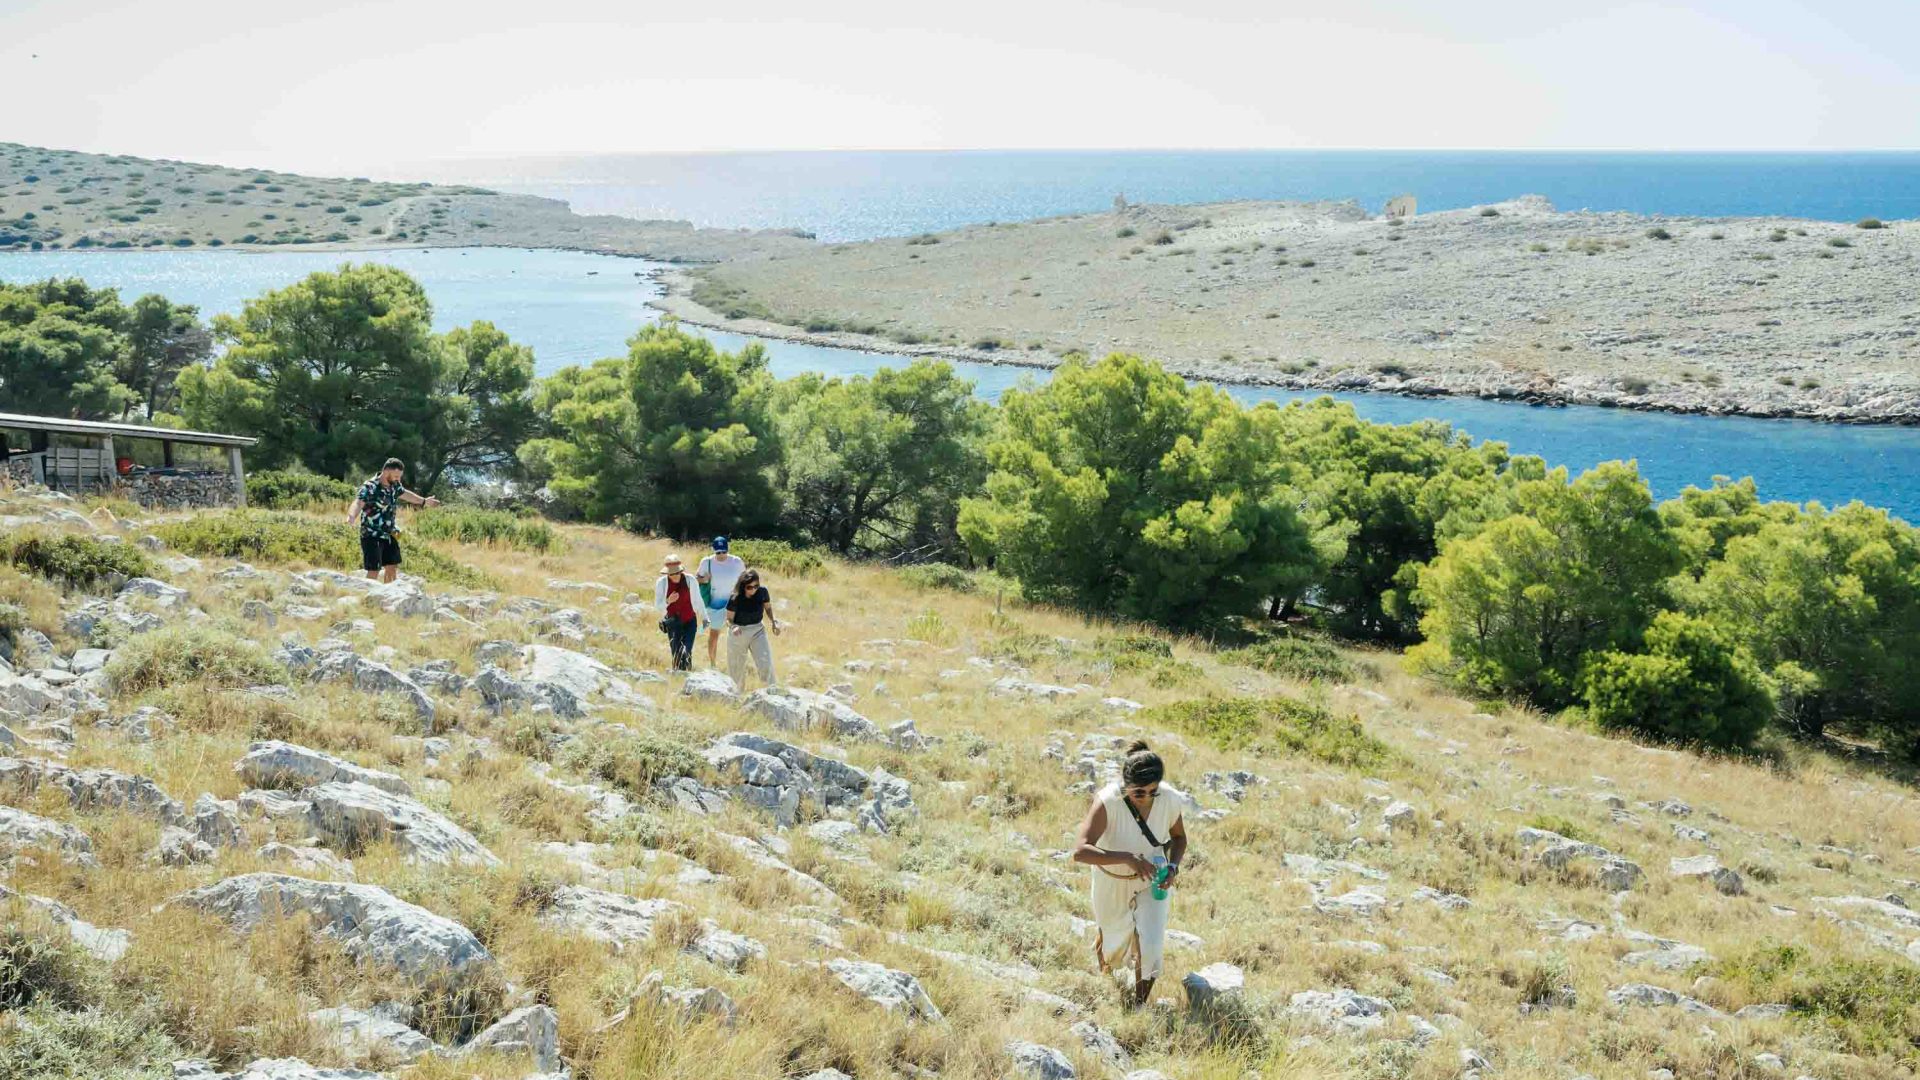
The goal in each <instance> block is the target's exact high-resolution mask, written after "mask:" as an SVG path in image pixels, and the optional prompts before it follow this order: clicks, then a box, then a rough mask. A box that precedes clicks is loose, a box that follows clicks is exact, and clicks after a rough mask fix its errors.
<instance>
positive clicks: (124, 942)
mask: <svg viewBox="0 0 1920 1080" xmlns="http://www.w3.org/2000/svg"><path fill="white" fill-rule="evenodd" d="M16 900H17V901H18V902H19V903H21V904H23V905H25V907H26V908H27V910H29V911H32V912H35V913H37V914H39V915H40V916H41V917H43V918H45V919H47V920H49V921H50V922H52V923H53V924H54V925H56V926H58V927H60V928H61V929H63V930H65V931H66V932H67V936H68V937H70V938H72V939H73V943H74V944H76V945H78V946H80V947H81V948H83V949H85V950H87V951H88V952H90V953H92V954H93V955H94V956H95V957H97V958H99V959H100V960H103V961H105V962H107V963H109V964H111V963H113V962H114V961H115V960H118V959H120V957H121V955H122V954H124V953H125V952H126V951H127V947H128V946H130V945H132V944H133V935H132V934H130V933H128V932H127V931H125V930H114V929H104V928H102V927H98V926H95V925H93V924H92V923H90V922H87V921H86V920H84V919H82V918H80V916H79V915H78V914H77V913H75V912H74V910H73V909H72V908H70V907H68V906H67V905H65V904H63V903H61V902H60V901H58V900H52V899H49V898H47V897H44V896H33V895H31V894H28V893H18V892H14V891H13V890H12V889H9V888H7V887H6V886H5V885H0V909H3V908H5V907H6V906H8V905H10V904H11V903H13V902H14V901H16Z"/></svg>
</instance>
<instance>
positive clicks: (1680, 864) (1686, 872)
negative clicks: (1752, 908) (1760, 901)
mask: <svg viewBox="0 0 1920 1080" xmlns="http://www.w3.org/2000/svg"><path fill="white" fill-rule="evenodd" d="M1667 872H1668V873H1670V874H1672V875H1673V876H1674V877H1677V878H1697V879H1701V880H1705V881H1707V882H1709V883H1711V884H1712V885H1713V887H1714V889H1716V890H1717V891H1719V892H1720V893H1721V894H1722V895H1724V896H1739V895H1740V894H1742V893H1744V892H1746V891H1747V886H1746V882H1744V881H1742V880H1740V875H1739V874H1738V873H1736V872H1734V871H1733V870H1732V869H1730V868H1728V867H1725V866H1721V865H1720V860H1719V859H1716V858H1714V857H1713V856H1712V855H1694V856H1690V857H1687V858H1675V859H1669V860H1668V861H1667Z"/></svg>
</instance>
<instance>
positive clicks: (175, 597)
mask: <svg viewBox="0 0 1920 1080" xmlns="http://www.w3.org/2000/svg"><path fill="white" fill-rule="evenodd" d="M120 596H121V597H122V598H128V597H135V596H138V597H143V598H145V599H147V600H150V601H152V602H153V604H154V606H155V607H160V608H176V607H179V606H181V605H183V604H185V603H186V602H187V590H185V589H181V588H177V587H175V586H172V585H169V584H167V583H166V582H164V581H156V580H155V579H153V578H150V577H137V578H133V579H131V580H129V581H128V582H127V583H126V584H125V585H122V586H120Z"/></svg>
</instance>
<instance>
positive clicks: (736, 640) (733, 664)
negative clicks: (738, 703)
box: [727, 622, 774, 691]
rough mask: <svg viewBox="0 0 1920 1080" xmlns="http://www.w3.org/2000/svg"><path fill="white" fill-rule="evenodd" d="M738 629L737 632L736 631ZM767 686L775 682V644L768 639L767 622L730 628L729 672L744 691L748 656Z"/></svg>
mask: <svg viewBox="0 0 1920 1080" xmlns="http://www.w3.org/2000/svg"><path fill="white" fill-rule="evenodd" d="M736 630H737V632H735V631H736ZM748 657H752V658H753V666H754V668H755V670H757V671H758V672H759V674H760V681H761V682H762V683H764V684H766V685H767V686H772V685H773V684H774V683H773V644H772V643H771V642H769V641H768V640H767V624H766V623H764V622H761V623H755V624H753V625H752V626H741V627H737V628H734V629H730V630H729V631H728V633H727V674H728V675H730V676H732V677H733V684H734V685H735V686H738V687H739V688H740V689H741V690H742V691H745V690H746V688H747V658H748Z"/></svg>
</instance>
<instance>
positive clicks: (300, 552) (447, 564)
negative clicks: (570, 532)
mask: <svg viewBox="0 0 1920 1080" xmlns="http://www.w3.org/2000/svg"><path fill="white" fill-rule="evenodd" d="M154 532H155V534H156V535H158V536H159V537H160V539H162V540H164V541H166V542H167V544H168V546H170V547H172V548H174V549H176V550H178V551H183V552H185V553H187V554H189V555H218V556H224V557H226V558H229V559H243V560H246V561H248V562H258V563H265V564H269V565H279V566H285V565H290V564H291V565H298V564H306V565H308V566H316V567H322V568H327V569H332V570H345V571H357V570H359V569H360V540H359V535H358V532H357V530H355V529H353V528H352V527H350V526H348V525H346V524H345V523H343V522H337V521H322V520H319V519H317V518H312V517H308V516H306V515H303V514H294V513H286V512H281V511H271V510H232V511H227V512H224V513H212V514H201V515H199V516H197V517H193V518H189V519H187V520H185V521H174V522H168V523H167V524H164V525H161V526H159V527H158V528H156V529H155V530H154ZM403 543H404V540H403ZM403 559H404V565H405V566H406V568H407V570H408V572H409V573H414V574H418V575H420V576H421V577H423V578H426V579H428V580H430V581H442V582H446V583H448V584H452V585H468V586H473V587H476V588H479V587H484V586H485V585H486V584H487V582H488V578H487V576H486V575H485V574H484V573H482V572H480V571H479V570H476V569H474V568H472V567H470V566H467V565H465V564H463V563H460V562H456V561H455V560H453V559H450V558H448V557H447V556H445V555H442V554H440V553H439V552H436V551H434V550H433V549H432V548H429V547H426V546H425V545H422V544H411V545H408V546H407V547H406V548H405V553H404V555H403Z"/></svg>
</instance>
